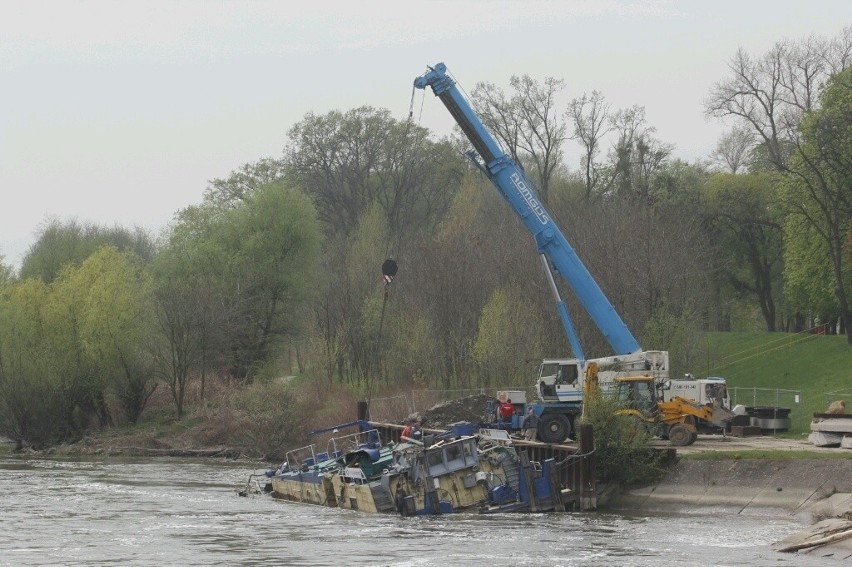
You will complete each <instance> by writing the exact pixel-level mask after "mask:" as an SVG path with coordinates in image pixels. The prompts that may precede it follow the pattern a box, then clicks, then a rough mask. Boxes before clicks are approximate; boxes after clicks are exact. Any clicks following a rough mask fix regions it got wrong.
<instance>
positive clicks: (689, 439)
mask: <svg viewBox="0 0 852 567" xmlns="http://www.w3.org/2000/svg"><path fill="white" fill-rule="evenodd" d="M669 442H670V443H671V444H672V445H674V446H675V447H685V446H687V445H692V444H693V443H694V442H695V437H693V435H692V431H690V429H689V427H687V426H686V425H684V424H682V423H676V424H674V425H672V426H671V428H670V429H669Z"/></svg>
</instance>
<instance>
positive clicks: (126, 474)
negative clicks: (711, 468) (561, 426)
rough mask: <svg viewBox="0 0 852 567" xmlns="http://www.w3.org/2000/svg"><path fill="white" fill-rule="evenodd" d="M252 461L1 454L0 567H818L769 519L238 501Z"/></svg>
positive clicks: (260, 498) (786, 523) (789, 526)
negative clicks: (421, 513) (784, 550)
mask: <svg viewBox="0 0 852 567" xmlns="http://www.w3.org/2000/svg"><path fill="white" fill-rule="evenodd" d="M256 470H257V469H254V468H251V467H250V465H246V464H244V463H242V464H236V463H234V464H219V463H211V462H192V461H189V462H188V461H186V460H178V459H139V460H129V459H104V460H47V459H33V458H0V503H2V508H0V514H1V515H0V518H1V519H0V565H87V566H89V565H151V566H154V565H156V566H160V565H287V566H290V565H311V566H313V565H329V566H331V565H333V566H336V567H339V566H356V565H382V566H384V565H388V566H391V565H392V566H421V565H423V566H425V565H440V566H441V567H451V566H456V565H460V566H466V565H474V566H480V565H483V566H485V565H487V566H509V565H511V566H523V565H530V566H550V565H553V566H556V565H596V566H597V565H602V566H611V565H631V566H643V565H648V566H655V567H660V566H669V565H672V566H674V565H677V566H682V565H695V564H701V565H720V566H721V565H732V566H733V565H736V566H765V565H777V566H786V565H795V566H807V565H820V564H823V565H824V563H820V562H819V561H818V560H816V559H809V558H808V557H801V556H796V555H788V554H781V553H777V552H775V551H772V550H771V549H770V544H771V543H773V542H774V541H777V540H779V539H781V538H783V537H784V536H786V535H788V534H790V533H792V532H794V531H797V530H798V529H801V528H802V527H803V526H802V525H801V524H799V523H797V522H795V521H794V520H793V519H791V518H787V517H776V516H777V515H773V514H762V515H753V516H741V515H736V514H731V513H729V512H727V511H722V510H716V511H714V512H709V513H704V514H701V515H697V514H695V515H692V514H690V515H656V514H655V515H648V514H634V515H625V514H613V513H601V512H595V513H577V514H571V513H569V514H532V515H524V514H502V515H500V514H498V515H494V516H476V515H456V516H442V517H433V518H401V517H398V516H392V515H369V514H364V513H359V512H352V511H347V510H337V509H327V508H319V507H314V506H307V505H302V504H294V503H291V502H284V501H279V500H274V499H272V498H271V497H269V496H268V495H263V494H255V495H251V496H249V497H239V496H238V495H237V490H238V488H239V487H240V486H242V487H245V486H246V480H247V479H248V476H249V474H250V473H252V472H255V471H256Z"/></svg>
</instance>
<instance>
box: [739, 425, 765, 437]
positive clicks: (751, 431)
mask: <svg viewBox="0 0 852 567" xmlns="http://www.w3.org/2000/svg"><path fill="white" fill-rule="evenodd" d="M762 434H763V432H762V431H761V430H760V428H759V427H757V426H755V425H735V426H733V427H731V435H733V436H734V437H756V436H758V435H762Z"/></svg>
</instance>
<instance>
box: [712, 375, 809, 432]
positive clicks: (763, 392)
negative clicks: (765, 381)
mask: <svg viewBox="0 0 852 567" xmlns="http://www.w3.org/2000/svg"><path fill="white" fill-rule="evenodd" d="M728 392H729V394H730V396H731V407H734V406H738V405H742V406H746V407H750V408H787V409H789V410H790V425H791V427H790V429H794V428H793V427H792V425H793V423H796V424H797V425H798V427H797V428H795V429H797V430H798V431H805V426H806V424H807V423H810V420H809V419H808V417H807V416H806V415H805V411H804V400H803V398H802V391H801V390H779V389H777V388H740V387H737V386H729V387H728Z"/></svg>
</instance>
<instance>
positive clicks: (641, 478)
mask: <svg viewBox="0 0 852 567" xmlns="http://www.w3.org/2000/svg"><path fill="white" fill-rule="evenodd" d="M585 404H586V409H587V414H586V416H585V417H584V418H583V421H584V422H585V423H589V424H591V426H592V430H593V432H594V438H595V455H596V456H597V471H598V479H599V480H600V481H601V482H602V483H606V484H612V485H615V486H620V487H624V488H628V487H634V486H644V485H647V484H651V483H653V482H654V481H656V480H658V479H659V478H660V477H661V476H662V475H663V474H664V473H665V465H664V459H665V458H666V455H665V453H664V452H663V451H656V450H654V449H651V448H650V447H649V446H648V443H649V442H650V440H651V434H650V433H649V432H648V430H647V429H646V427H645V426H644V424H642V423H641V422H640V421H639V420H638V419H636V418H635V417H633V416H629V415H616V412H617V411H618V410H619V409H620V408H621V406H620V405H619V403H618V401H617V400H614V399H612V398H607V397H603V396H598V397H596V398H592V399H588V400H586V402H585Z"/></svg>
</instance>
